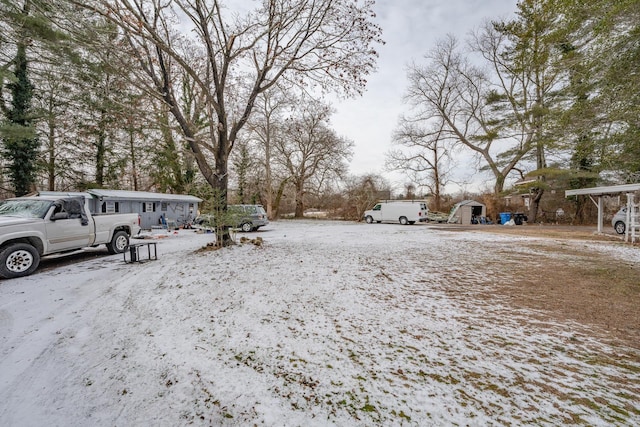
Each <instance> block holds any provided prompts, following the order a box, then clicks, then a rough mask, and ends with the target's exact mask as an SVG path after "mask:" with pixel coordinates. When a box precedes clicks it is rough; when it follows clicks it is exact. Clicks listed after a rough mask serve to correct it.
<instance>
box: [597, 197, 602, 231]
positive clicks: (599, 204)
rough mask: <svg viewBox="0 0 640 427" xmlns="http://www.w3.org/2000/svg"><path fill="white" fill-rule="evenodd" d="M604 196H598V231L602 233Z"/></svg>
mask: <svg viewBox="0 0 640 427" xmlns="http://www.w3.org/2000/svg"><path fill="white" fill-rule="evenodd" d="M602 217H603V215H602V196H598V233H602V220H603V218H602Z"/></svg>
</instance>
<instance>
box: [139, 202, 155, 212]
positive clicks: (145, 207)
mask: <svg viewBox="0 0 640 427" xmlns="http://www.w3.org/2000/svg"><path fill="white" fill-rule="evenodd" d="M155 211H156V204H155V203H153V202H145V203H143V204H142V212H155Z"/></svg>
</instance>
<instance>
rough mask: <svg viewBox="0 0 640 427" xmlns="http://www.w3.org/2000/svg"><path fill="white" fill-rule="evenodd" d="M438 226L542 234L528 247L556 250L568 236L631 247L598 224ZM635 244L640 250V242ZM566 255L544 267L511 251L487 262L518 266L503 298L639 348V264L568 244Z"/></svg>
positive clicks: (591, 242)
mask: <svg viewBox="0 0 640 427" xmlns="http://www.w3.org/2000/svg"><path fill="white" fill-rule="evenodd" d="M438 228H439V229H446V230H448V231H460V232H478V233H497V234H503V235H505V234H507V235H513V236H526V237H534V238H540V239H539V240H534V241H528V242H526V243H523V245H526V246H529V247H530V248H532V249H535V250H536V251H543V252H547V253H553V252H557V250H558V249H557V247H558V246H557V243H558V242H562V241H563V240H573V241H576V240H577V241H583V242H584V245H585V246H593V245H602V244H606V245H610V246H611V247H612V248H616V247H629V246H631V244H630V243H625V242H624V241H623V239H622V237H620V236H618V235H616V234H615V233H613V232H612V231H611V232H605V233H601V234H598V233H597V232H596V227H595V226H552V225H551V226H540V225H524V226H513V227H508V226H496V225H488V226H455V225H453V226H452V225H446V226H438ZM545 242H548V243H545ZM551 243H554V244H553V245H552V244H551ZM635 246H636V247H637V249H638V250H640V246H639V245H638V244H636V245H635ZM561 247H562V246H561ZM562 255H564V256H562V257H557V261H552V262H551V263H550V262H549V258H547V259H545V263H544V265H539V264H538V263H537V262H536V259H535V258H531V257H526V256H523V255H522V254H510V253H496V254H494V255H493V256H492V257H491V259H490V260H488V261H487V262H498V263H501V264H503V265H505V266H509V267H510V268H512V269H513V280H512V281H510V282H503V283H501V284H500V288H501V292H502V296H503V297H506V298H508V299H509V300H510V302H511V304H513V305H515V306H520V307H526V308H533V309H536V310H541V311H543V312H545V313H548V314H549V315H550V316H552V317H553V318H554V319H557V320H567V319H569V320H575V321H577V322H580V323H585V324H593V325H597V326H600V327H604V328H605V329H606V330H607V331H608V332H609V333H610V338H612V339H619V340H622V341H624V342H625V343H626V344H627V345H629V346H631V347H634V348H640V266H639V265H637V264H635V263H633V262H631V261H628V260H625V259H619V260H615V259H614V260H611V259H599V258H594V257H587V256H585V254H584V252H581V251H577V250H576V249H575V248H574V247H573V246H569V245H567V246H566V247H565V249H564V251H563V252H562ZM551 259H553V257H551ZM568 259H570V261H568ZM487 297H489V295H487Z"/></svg>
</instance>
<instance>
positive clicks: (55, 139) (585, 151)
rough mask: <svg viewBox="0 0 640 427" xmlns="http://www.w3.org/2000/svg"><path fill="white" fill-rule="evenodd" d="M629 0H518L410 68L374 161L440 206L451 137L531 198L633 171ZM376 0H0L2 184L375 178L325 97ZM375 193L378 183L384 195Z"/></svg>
mask: <svg viewBox="0 0 640 427" xmlns="http://www.w3.org/2000/svg"><path fill="white" fill-rule="evenodd" d="M639 9H640V6H639V5H638V2H636V1H633V0H616V1H614V0H594V1H592V2H588V4H587V2H584V1H581V0H523V1H520V2H518V4H517V13H516V15H515V17H514V18H513V19H511V20H507V21H496V20H493V21H492V20H488V21H487V22H486V24H485V25H483V26H482V27H480V28H478V29H476V30H475V32H474V33H473V35H472V37H470V39H469V40H467V41H466V42H465V43H462V42H460V41H459V40H457V39H455V38H454V37H452V36H447V37H444V38H443V39H441V40H439V41H437V42H436V43H435V46H434V48H433V49H432V50H431V51H430V52H428V53H427V54H426V55H425V56H424V57H423V58H422V59H421V60H420V61H415V62H413V63H411V64H410V65H409V66H408V73H407V85H408V86H407V93H406V97H405V99H406V102H407V107H408V112H407V113H406V114H405V115H403V117H401V118H400V120H399V124H398V127H397V130H396V132H395V134H394V135H393V141H394V143H395V147H394V149H393V150H391V151H390V152H389V154H388V161H387V168H388V169H399V170H403V171H405V172H407V174H408V175H409V177H410V179H411V180H412V182H414V183H415V184H417V185H419V186H424V187H426V188H427V189H428V193H429V194H430V195H433V196H434V203H435V209H436V210H440V205H441V203H442V200H443V198H444V197H445V195H444V194H442V191H443V190H442V189H443V188H444V186H445V185H446V184H447V182H448V180H449V179H450V177H451V168H452V167H455V163H454V162H452V159H454V157H455V155H456V153H457V152H458V150H459V149H461V147H462V149H464V150H470V151H471V152H473V153H475V155H476V157H477V159H478V165H480V168H482V169H486V170H488V171H490V173H491V174H492V175H493V177H494V179H495V185H494V193H495V195H499V194H501V192H503V190H504V189H505V188H504V186H505V183H506V182H507V181H508V179H510V178H513V177H517V178H519V179H520V180H521V181H523V182H527V184H526V185H523V186H521V187H520V188H522V189H523V191H527V192H528V193H529V194H530V195H531V200H532V201H533V203H532V204H531V209H532V211H531V212H530V217H533V218H534V219H535V216H536V210H537V208H538V206H539V203H540V200H541V199H542V197H543V195H544V194H545V191H546V190H547V189H548V188H549V185H550V181H558V180H564V181H565V182H566V183H567V187H570V188H575V187H581V186H589V185H594V184H595V183H596V182H598V180H601V179H603V178H607V179H610V180H611V181H615V182H620V183H623V182H630V181H636V180H637V175H638V169H639V168H640V156H639V152H640V147H639V143H638V138H637V134H638V127H639V123H638V117H639V115H638V108H639V107H638V105H640V104H639V103H638V99H636V98H637V97H638V93H637V87H638V84H639V83H640V82H639V81H638V79H639V77H638V76H640V73H639V72H638V71H640V70H638V67H639V64H640V62H639V54H640V25H639V22H640V10H639ZM374 18H375V14H374V12H373V1H372V0H365V1H356V0H344V1H340V2H335V1H330V0H319V1H314V2H308V1H304V0H265V1H262V2H247V3H243V2H228V1H227V2H225V1H223V0H207V1H195V0H153V1H145V0H90V1H77V0H22V1H15V0H13V1H12V0H0V30H1V31H0V83H1V85H0V113H1V115H2V117H1V118H2V121H1V122H0V139H1V142H2V146H1V155H2V156H1V159H0V161H1V164H2V167H3V174H2V175H0V187H1V188H2V190H3V193H4V194H5V196H8V195H14V194H15V195H24V194H28V193H29V192H32V191H34V190H36V189H47V190H52V191H53V190H55V191H70V190H74V191H75V190H83V189H87V188H92V187H109V188H120V189H131V190H153V191H159V192H174V193H189V194H194V195H197V196H200V197H202V198H203V199H205V200H207V203H210V204H212V205H215V206H216V208H218V209H225V208H226V205H227V203H228V202H229V201H232V202H234V203H256V202H259V203H262V204H264V205H265V206H266V207H267V210H268V213H269V216H270V217H274V216H277V215H278V213H279V212H280V211H281V210H282V208H283V207H285V206H286V208H287V210H288V209H292V210H294V211H295V214H296V216H302V214H303V212H304V209H305V204H306V203H308V202H310V201H311V202H312V203H313V204H314V205H315V206H317V207H322V206H323V205H325V206H340V207H341V209H342V210H343V211H344V212H343V215H344V216H346V217H353V218H359V217H360V216H361V213H362V211H364V209H366V208H367V207H368V205H370V204H371V203H373V202H374V201H375V200H376V199H377V198H381V197H388V195H389V193H390V186H389V183H388V182H386V181H385V180H384V179H383V178H382V177H380V176H378V175H366V176H351V175H349V173H348V161H349V159H350V157H351V155H352V147H353V142H351V141H349V140H347V139H345V138H343V137H341V136H340V135H337V134H336V132H335V131H334V130H333V129H332V127H331V116H332V114H333V111H332V109H331V106H330V105H329V104H328V103H327V102H326V101H323V95H325V94H329V93H333V94H339V95H341V96H357V95H359V94H360V93H361V92H362V90H363V89H364V87H365V85H366V77H367V75H369V74H371V73H372V72H374V71H375V66H376V60H377V52H376V51H375V48H376V46H377V45H379V44H381V43H383V41H382V29H381V28H380V27H379V26H378V25H377V24H375V22H374ZM384 195H386V196H384Z"/></svg>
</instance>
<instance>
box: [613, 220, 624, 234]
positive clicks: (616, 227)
mask: <svg viewBox="0 0 640 427" xmlns="http://www.w3.org/2000/svg"><path fill="white" fill-rule="evenodd" d="M626 228H627V227H626V225H625V223H624V222H622V221H618V222H616V225H614V226H613V229H614V230H616V233H618V234H624V231H625V229H626Z"/></svg>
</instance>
